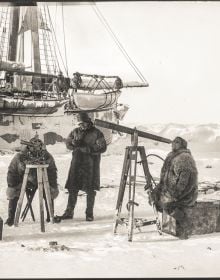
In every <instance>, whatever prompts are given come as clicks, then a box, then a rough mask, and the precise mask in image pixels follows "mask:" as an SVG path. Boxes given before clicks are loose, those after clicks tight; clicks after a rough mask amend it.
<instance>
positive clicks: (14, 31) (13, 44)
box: [8, 7, 20, 61]
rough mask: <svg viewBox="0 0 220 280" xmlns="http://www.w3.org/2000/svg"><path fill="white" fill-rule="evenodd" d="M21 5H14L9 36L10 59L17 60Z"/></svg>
mask: <svg viewBox="0 0 220 280" xmlns="http://www.w3.org/2000/svg"><path fill="white" fill-rule="evenodd" d="M19 13H20V8H19V7H13V8H12V10H11V15H10V22H11V34H10V38H9V51H8V60H10V61H16V53H17V41H18V27H19Z"/></svg>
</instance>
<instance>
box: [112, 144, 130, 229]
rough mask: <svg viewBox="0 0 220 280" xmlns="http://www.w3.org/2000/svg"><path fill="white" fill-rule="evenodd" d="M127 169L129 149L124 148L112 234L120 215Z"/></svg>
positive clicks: (128, 165)
mask: <svg viewBox="0 0 220 280" xmlns="http://www.w3.org/2000/svg"><path fill="white" fill-rule="evenodd" d="M129 167H130V161H129V147H126V150H125V156H124V163H123V169H122V174H121V181H120V186H119V191H118V199H117V203H116V214H115V221H114V225H113V233H116V231H117V227H118V222H119V220H120V213H121V208H122V202H123V197H124V192H125V187H126V183H127V178H128V171H129Z"/></svg>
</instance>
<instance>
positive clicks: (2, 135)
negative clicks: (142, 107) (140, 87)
mask: <svg viewBox="0 0 220 280" xmlns="http://www.w3.org/2000/svg"><path fill="white" fill-rule="evenodd" d="M63 112H64V109H63V108H62V107H61V108H58V109H57V110H56V112H54V113H53V114H33V113H30V114H28V113H24V112H23V113H18V111H17V112H15V113H11V112H8V113H7V112H2V111H1V110H0V149H10V150H16V149H18V148H19V147H20V140H21V139H24V140H30V138H32V137H33V136H34V135H35V134H36V133H37V134H38V135H39V137H40V139H41V140H43V141H44V143H45V144H46V145H54V144H56V143H60V142H65V139H66V137H67V136H68V134H69V133H70V131H72V130H73V129H74V128H75V127H77V124H78V122H77V110H76V111H75V112H70V113H67V114H64V113H63ZM78 112H79V111H78ZM88 114H89V116H90V117H91V119H92V120H94V119H95V118H98V119H102V120H106V121H112V122H117V117H116V115H115V110H114V109H113V108H109V109H105V110H100V111H88ZM100 130H101V131H102V132H103V133H104V136H105V139H106V141H107V144H110V143H111V141H112V131H111V130H109V129H104V128H100Z"/></svg>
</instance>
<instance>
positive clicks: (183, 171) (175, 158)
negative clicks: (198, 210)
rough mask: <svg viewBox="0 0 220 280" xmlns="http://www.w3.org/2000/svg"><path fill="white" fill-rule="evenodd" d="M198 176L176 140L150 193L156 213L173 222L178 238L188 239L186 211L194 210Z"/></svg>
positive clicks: (183, 146)
mask: <svg viewBox="0 0 220 280" xmlns="http://www.w3.org/2000/svg"><path fill="white" fill-rule="evenodd" d="M197 177H198V172H197V168H196V164H195V161H194V159H193V157H192V155H191V152H190V150H189V149H187V142H186V141H185V140H184V139H183V138H181V137H176V138H175V139H174V140H173V142H172V152H170V153H169V154H168V155H167V157H166V159H165V161H164V164H163V167H162V169H161V175H160V182H159V184H158V186H157V187H156V188H155V189H154V191H153V194H152V195H153V199H154V200H155V205H156V207H157V209H158V211H160V212H162V211H163V209H164V210H166V211H167V213H168V214H169V215H171V216H173V217H174V218H175V219H176V223H177V224H178V228H179V232H177V236H179V237H180V238H182V239H186V238H188V230H187V227H188V219H187V217H186V215H185V211H184V210H185V209H186V208H187V207H190V206H193V205H194V204H195V202H196V199H197V196H198V182H197Z"/></svg>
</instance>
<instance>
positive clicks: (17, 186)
mask: <svg viewBox="0 0 220 280" xmlns="http://www.w3.org/2000/svg"><path fill="white" fill-rule="evenodd" d="M36 141H38V143H40V144H39V147H38V148H39V149H43V158H44V163H45V164H49V166H48V168H47V173H48V180H49V185H50V192H51V198H52V201H53V200H54V199H55V198H56V197H57V196H58V194H59V190H58V185H57V168H56V164H55V161H54V158H53V157H52V155H51V154H50V153H49V152H48V151H47V150H46V148H45V146H44V144H43V142H42V141H41V140H40V139H36V138H35V137H34V138H32V139H31V140H30V143H32V144H34V143H36ZM35 156H36V151H35V150H34V148H33V147H31V146H26V145H25V146H24V145H23V146H22V147H21V151H20V152H18V153H17V154H16V155H15V156H14V157H13V159H12V161H11V163H10V165H9V167H8V173H7V184H8V188H7V190H6V194H7V199H8V200H9V203H8V219H7V220H6V222H5V224H7V225H8V226H12V225H13V224H14V218H15V212H16V207H17V202H18V199H19V196H20V192H21V186H22V182H23V177H24V172H25V168H26V164H27V163H28V161H29V160H30V158H34V157H35ZM36 188H37V170H36V169H30V171H29V174H28V179H27V185H26V191H27V190H28V191H34V190H36Z"/></svg>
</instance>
